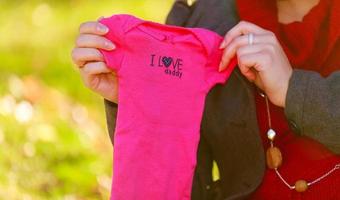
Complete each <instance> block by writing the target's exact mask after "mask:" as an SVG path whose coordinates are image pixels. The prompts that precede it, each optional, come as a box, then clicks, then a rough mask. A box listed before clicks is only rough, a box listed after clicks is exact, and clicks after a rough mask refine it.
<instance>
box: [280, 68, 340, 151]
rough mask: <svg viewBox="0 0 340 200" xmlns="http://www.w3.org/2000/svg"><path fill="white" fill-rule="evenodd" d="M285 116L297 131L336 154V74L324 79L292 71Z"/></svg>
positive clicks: (339, 106) (339, 134) (339, 126)
mask: <svg viewBox="0 0 340 200" xmlns="http://www.w3.org/2000/svg"><path fill="white" fill-rule="evenodd" d="M285 114H286V117H287V118H288V119H289V121H290V123H291V124H293V126H295V128H296V130H298V131H297V132H299V133H300V134H301V135H305V136H308V137H311V138H313V139H316V140H317V141H319V142H321V143H322V144H324V145H326V146H327V147H328V148H329V149H331V150H332V151H334V152H335V153H338V154H339V153H340V71H336V72H334V73H333V74H331V75H330V76H328V77H326V78H325V77H322V76H321V75H320V74H318V73H316V72H312V71H306V70H294V72H293V75H292V77H291V79H290V82H289V88H288V92H287V97H286V106H285Z"/></svg>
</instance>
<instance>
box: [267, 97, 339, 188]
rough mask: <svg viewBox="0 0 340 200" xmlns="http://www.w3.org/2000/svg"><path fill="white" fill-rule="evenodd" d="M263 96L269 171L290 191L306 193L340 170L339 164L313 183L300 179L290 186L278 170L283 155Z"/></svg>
mask: <svg viewBox="0 0 340 200" xmlns="http://www.w3.org/2000/svg"><path fill="white" fill-rule="evenodd" d="M261 96H262V97H264V98H265V100H266V108H267V116H268V125H269V130H268V131H267V138H268V139H269V141H270V147H269V148H268V149H267V152H266V158H267V159H266V161H267V166H268V168H269V169H272V170H275V173H276V174H277V176H278V177H279V178H280V180H281V181H282V182H283V183H284V184H285V185H286V186H287V187H288V188H289V189H290V190H296V191H297V192H305V191H306V190H307V189H308V188H309V187H310V186H311V185H313V184H315V183H318V182H319V181H321V180H322V179H324V178H326V177H327V176H329V175H331V174H332V173H333V172H334V171H336V170H338V169H340V163H338V164H336V165H335V166H334V167H333V168H332V169H330V170H329V171H328V172H326V173H325V174H323V175H322V176H320V177H319V178H317V179H315V180H313V181H310V182H307V181H306V180H303V179H299V180H297V181H296V182H295V184H294V185H290V184H289V183H288V182H287V181H286V180H285V178H284V177H283V176H282V175H281V173H280V172H279V170H278V169H279V167H280V166H281V165H282V153H281V151H280V149H279V148H278V147H276V146H275V145H274V139H275V136H276V132H275V131H274V130H273V128H272V122H271V115H270V109H269V101H268V97H267V96H266V95H264V94H263V93H261Z"/></svg>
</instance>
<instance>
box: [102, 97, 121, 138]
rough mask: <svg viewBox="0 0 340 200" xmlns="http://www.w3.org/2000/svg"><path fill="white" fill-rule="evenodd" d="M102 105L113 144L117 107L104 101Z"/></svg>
mask: <svg viewBox="0 0 340 200" xmlns="http://www.w3.org/2000/svg"><path fill="white" fill-rule="evenodd" d="M104 105H105V114H106V124H107V129H108V131H109V135H110V139H111V143H112V144H113V143H114V141H113V138H114V137H113V136H114V129H115V128H116V118H117V111H118V105H117V104H116V103H113V102H111V101H108V100H106V99H105V100H104Z"/></svg>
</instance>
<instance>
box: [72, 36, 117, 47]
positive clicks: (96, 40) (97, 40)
mask: <svg viewBox="0 0 340 200" xmlns="http://www.w3.org/2000/svg"><path fill="white" fill-rule="evenodd" d="M76 46H77V47H79V48H97V49H105V50H113V49H114V48H115V47H116V46H115V45H114V44H113V43H112V42H111V41H110V40H108V39H106V38H105V37H102V36H98V35H92V34H81V35H79V37H78V38H77V40H76Z"/></svg>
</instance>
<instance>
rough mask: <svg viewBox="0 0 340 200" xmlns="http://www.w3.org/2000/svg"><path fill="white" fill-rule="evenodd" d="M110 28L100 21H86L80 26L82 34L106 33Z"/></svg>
mask: <svg viewBox="0 0 340 200" xmlns="http://www.w3.org/2000/svg"><path fill="white" fill-rule="evenodd" d="M107 32H109V28H107V27H106V26H105V25H103V24H101V23H99V22H84V23H82V24H81V25H80V27H79V33H80V34H95V35H105V34H106V33H107Z"/></svg>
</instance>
